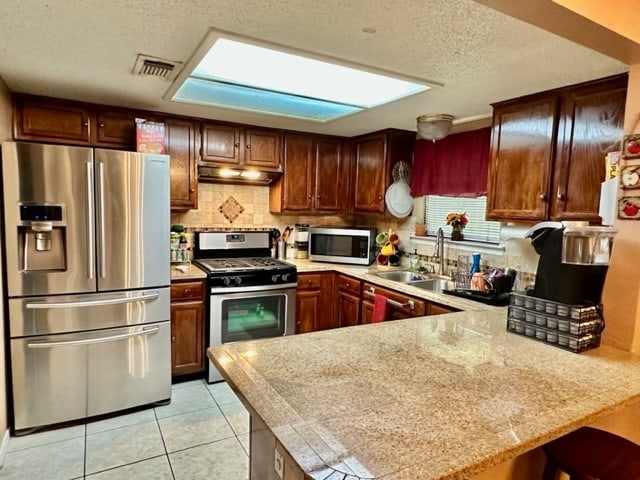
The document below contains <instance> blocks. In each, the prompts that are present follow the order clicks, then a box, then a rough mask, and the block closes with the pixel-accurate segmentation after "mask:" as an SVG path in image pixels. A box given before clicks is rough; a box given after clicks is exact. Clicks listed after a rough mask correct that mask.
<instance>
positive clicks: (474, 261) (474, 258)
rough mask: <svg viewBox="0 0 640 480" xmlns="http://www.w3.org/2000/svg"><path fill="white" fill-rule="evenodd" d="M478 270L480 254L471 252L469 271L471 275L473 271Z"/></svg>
mask: <svg viewBox="0 0 640 480" xmlns="http://www.w3.org/2000/svg"><path fill="white" fill-rule="evenodd" d="M479 271H480V254H479V253H472V254H471V270H470V271H469V273H470V274H471V275H473V274H474V273H478V272H479Z"/></svg>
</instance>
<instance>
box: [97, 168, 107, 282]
mask: <svg viewBox="0 0 640 480" xmlns="http://www.w3.org/2000/svg"><path fill="white" fill-rule="evenodd" d="M104 200H105V199H104V163H102V162H100V163H98V233H99V235H100V245H99V248H100V278H106V276H107V273H106V271H107V256H106V248H105V239H106V236H107V235H106V232H105V226H104V225H105V223H104V222H105V220H104V216H105V208H104Z"/></svg>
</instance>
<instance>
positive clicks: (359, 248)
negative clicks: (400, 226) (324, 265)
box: [309, 226, 377, 265]
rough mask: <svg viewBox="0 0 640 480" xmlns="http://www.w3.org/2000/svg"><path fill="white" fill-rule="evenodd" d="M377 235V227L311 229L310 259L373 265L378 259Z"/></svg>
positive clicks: (319, 227) (320, 227)
mask: <svg viewBox="0 0 640 480" xmlns="http://www.w3.org/2000/svg"><path fill="white" fill-rule="evenodd" d="M376 234H377V229H376V228H375V227H322V226H316V227H311V228H310V229H309V259H310V260H311V261H314V262H333V263H349V264H354V265H371V264H372V263H373V261H374V260H375V258H376Z"/></svg>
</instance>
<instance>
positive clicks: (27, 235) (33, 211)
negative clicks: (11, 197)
mask: <svg viewBox="0 0 640 480" xmlns="http://www.w3.org/2000/svg"><path fill="white" fill-rule="evenodd" d="M19 208H20V222H19V224H18V225H17V235H18V250H19V252H18V258H19V263H20V268H21V270H22V271H24V272H38V271H63V270H65V269H66V257H67V256H66V245H65V243H66V219H65V206H64V205H49V204H20V206H19Z"/></svg>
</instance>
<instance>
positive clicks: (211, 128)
mask: <svg viewBox="0 0 640 480" xmlns="http://www.w3.org/2000/svg"><path fill="white" fill-rule="evenodd" d="M241 135H242V132H241V129H240V128H239V127H234V126H229V125H216V124H211V123H204V124H203V125H202V162H203V163H215V164H225V165H230V166H239V165H240V160H241V157H240V152H242V151H243V150H241V148H240V137H241Z"/></svg>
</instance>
